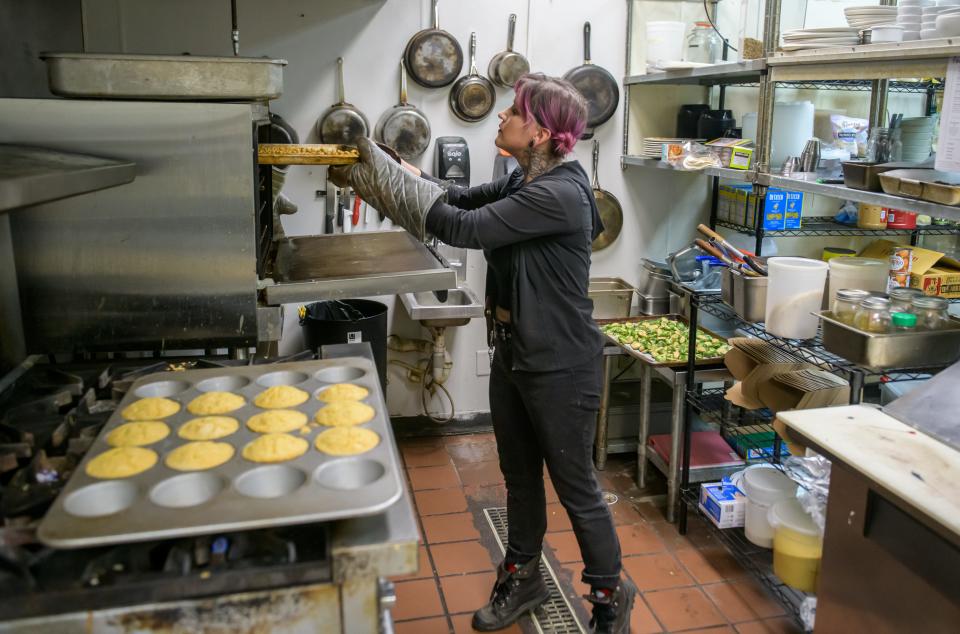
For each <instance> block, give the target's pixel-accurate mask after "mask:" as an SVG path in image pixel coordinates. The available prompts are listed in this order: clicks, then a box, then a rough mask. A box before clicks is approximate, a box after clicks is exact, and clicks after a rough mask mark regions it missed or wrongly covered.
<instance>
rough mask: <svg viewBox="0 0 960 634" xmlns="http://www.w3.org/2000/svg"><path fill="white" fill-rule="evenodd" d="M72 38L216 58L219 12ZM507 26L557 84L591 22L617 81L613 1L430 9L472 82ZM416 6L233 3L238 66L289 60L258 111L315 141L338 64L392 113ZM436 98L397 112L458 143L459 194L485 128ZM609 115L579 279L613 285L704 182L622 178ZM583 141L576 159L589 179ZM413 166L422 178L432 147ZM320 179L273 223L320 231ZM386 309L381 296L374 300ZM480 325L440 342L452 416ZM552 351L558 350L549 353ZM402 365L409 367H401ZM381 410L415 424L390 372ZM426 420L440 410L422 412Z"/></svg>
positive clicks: (224, 44) (306, 185) (617, 24)
mask: <svg viewBox="0 0 960 634" xmlns="http://www.w3.org/2000/svg"><path fill="white" fill-rule="evenodd" d="M83 7H84V31H85V41H86V47H87V50H88V51H90V52H103V51H123V52H136V53H161V54H178V53H182V52H190V53H191V54H194V55H229V54H231V48H230V16H229V2H228V1H227V0H202V1H201V0H167V1H166V2H162V3H160V2H156V1H155V0H83ZM511 12H512V13H516V14H518V32H517V41H516V48H517V49H518V50H519V51H521V52H523V53H525V54H527V55H528V57H529V58H530V60H531V63H532V66H533V69H534V70H536V71H542V72H546V73H548V74H551V75H562V74H563V73H564V72H566V71H567V70H569V69H571V68H573V67H575V66H577V65H579V64H580V63H581V62H582V54H583V50H582V35H581V34H582V27H583V22H584V21H585V20H590V21H591V23H592V30H593V46H592V49H593V50H592V58H593V62H594V63H596V64H599V65H601V66H604V67H605V68H607V69H608V70H610V72H611V73H613V75H614V77H617V78H620V77H621V76H622V75H623V73H624V52H625V33H626V27H625V24H626V1H625V0H589V1H586V0H485V1H484V2H476V1H474V0H441V3H440V25H441V27H442V28H444V29H446V30H448V31H450V32H451V33H452V34H453V35H454V36H456V37H457V39H458V40H459V41H460V42H461V44H462V45H466V43H468V42H469V38H470V32H471V31H476V32H477V33H478V39H479V42H478V56H477V57H478V66H479V67H480V69H481V72H484V73H485V70H486V67H487V63H488V61H489V60H490V58H491V57H492V56H493V55H494V54H495V53H497V52H499V51H500V50H502V49H503V48H504V46H505V43H506V27H507V16H508V15H509V14H510V13H511ZM429 13H430V2H429V0H380V1H378V0H355V1H353V2H345V1H336V0H272V1H270V2H266V1H264V0H240V2H239V22H240V38H241V40H240V44H241V54H243V55H245V56H261V55H268V56H271V57H281V58H284V59H286V60H288V62H289V65H288V66H287V67H286V70H285V71H284V94H283V96H282V97H281V98H280V99H278V100H276V101H274V102H273V103H272V104H271V109H272V110H273V111H275V112H277V113H279V114H281V115H282V116H284V117H285V118H286V119H287V120H288V121H290V123H291V124H292V125H293V126H294V127H295V128H296V129H297V131H298V132H299V133H300V135H301V139H302V140H303V141H305V142H310V141H315V135H314V133H313V131H312V130H313V124H314V122H315V121H316V119H317V117H318V116H319V115H320V114H321V113H322V112H323V110H324V109H325V108H326V107H327V106H329V105H330V104H331V103H333V102H334V101H335V99H336V97H335V83H334V81H335V79H334V71H335V63H336V58H337V57H338V56H343V58H344V60H345V69H346V91H347V98H348V100H349V101H351V102H352V103H354V104H355V105H357V106H358V107H359V108H361V110H363V111H364V112H365V113H366V115H367V117H368V118H369V119H370V121H371V125H373V123H374V122H375V121H376V120H377V118H378V117H379V116H380V114H381V112H383V111H384V110H385V109H386V108H389V107H390V106H392V105H393V104H394V103H396V101H397V70H396V67H397V63H398V61H399V58H400V56H401V54H402V52H403V49H404V46H405V45H406V42H407V40H408V39H409V38H410V36H411V35H413V34H414V33H415V32H416V31H418V30H419V29H421V28H423V27H425V26H426V25H428V23H429ZM447 94H448V92H447V89H437V90H426V89H423V88H421V87H419V86H416V85H414V86H412V87H411V89H410V101H411V102H412V103H414V104H417V105H419V106H420V107H421V108H422V109H423V110H424V111H425V112H426V113H427V115H428V117H429V118H430V121H431V125H432V128H433V134H434V136H440V135H459V136H463V137H465V138H466V139H467V141H468V143H469V144H470V151H471V160H472V166H471V167H472V182H473V184H479V183H481V182H484V181H485V180H487V179H489V177H490V174H491V172H492V164H493V158H494V151H495V149H494V146H493V138H494V136H495V131H496V125H497V119H496V117H495V116H493V115H491V116H490V117H489V118H487V119H486V120H485V121H483V122H480V123H477V124H465V123H463V122H461V121H459V120H458V119H456V118H455V117H454V116H453V115H452V114H451V113H450V111H449V109H448V106H447ZM498 95H499V99H498V103H497V108H498V109H501V108H503V107H505V106H506V105H507V104H509V103H510V101H511V99H512V92H511V91H506V90H500V89H498ZM622 115H623V113H622V108H621V109H618V110H617V112H616V114H615V115H614V118H613V119H611V120H610V121H609V122H608V123H607V124H606V125H604V126H603V127H601V128H600V129H599V130H598V132H597V135H596V136H597V138H598V139H599V140H600V142H601V151H602V154H601V159H600V170H599V178H600V183H601V185H602V186H603V187H604V188H605V189H607V190H609V191H611V192H612V193H613V194H614V195H615V196H617V198H619V200H620V201H621V203H622V204H623V207H624V215H625V218H624V228H623V232H622V234H621V236H620V239H619V240H618V241H617V242H616V243H615V244H614V245H612V246H611V247H610V248H608V249H607V250H605V251H602V252H599V253H596V254H594V256H593V269H592V271H591V274H592V275H595V276H601V275H616V276H620V277H623V278H625V279H627V280H628V281H630V282H636V278H637V275H638V269H639V261H640V258H641V257H644V256H646V257H655V258H663V257H664V256H665V255H666V253H667V252H668V251H670V250H673V249H675V248H677V247H678V246H680V245H681V244H682V243H685V242H687V241H689V240H690V239H691V238H692V235H693V227H694V226H695V225H696V223H697V222H699V221H701V220H702V218H703V201H704V199H705V198H704V197H705V193H706V181H705V179H700V180H697V179H695V177H694V178H691V177H689V176H686V175H669V174H663V173H660V172H657V173H652V172H649V171H646V170H637V169H635V168H634V169H631V170H629V171H626V172H622V171H621V169H620V164H619V155H620V149H621V143H622V137H621V134H622ZM590 151H591V145H590V143H587V142H583V143H580V144H579V146H578V147H577V149H576V152H575V155H576V158H577V159H579V160H580V161H581V162H582V163H584V165H586V166H587V167H588V168H589V160H590ZM419 164H420V165H421V166H422V167H424V168H426V169H428V170H432V169H433V150H432V148H431V149H430V150H428V152H427V153H426V154H425V155H424V156H423V157H421V160H420V161H419ZM319 189H324V169H323V168H319V169H317V168H308V167H303V168H294V169H292V170H291V173H290V175H289V176H288V179H287V184H286V186H285V188H284V192H285V193H286V194H287V195H288V196H290V198H292V199H293V200H294V201H295V202H296V203H297V204H298V205H299V206H300V211H299V213H297V214H296V215H295V216H292V217H285V218H284V219H283V222H284V228H285V230H286V232H287V233H288V235H296V234H312V233H319V232H321V231H322V222H321V221H322V202H320V201H315V200H314V192H315V191H316V190H319ZM468 269H469V270H468V276H467V280H468V283H469V285H470V286H471V287H472V288H473V289H474V290H476V291H477V292H478V293H481V294H482V291H483V280H484V275H485V265H484V262H483V257H482V255H481V254H480V253H479V252H471V253H470V256H469V258H468ZM384 301H387V302H388V303H390V304H391V305H392V303H393V301H392V298H384ZM287 312H288V323H287V324H286V325H285V333H284V342H283V350H284V351H290V350H293V349H297V348H298V347H299V346H300V342H299V332H298V331H299V327H298V326H297V325H296V322H295V321H294V320H293V318H294V313H295V311H292V310H288V311H287ZM390 322H391V329H392V331H393V332H396V333H398V334H401V335H405V336H419V337H426V336H427V332H426V331H425V330H421V328H420V327H419V325H418V324H416V323H415V322H411V321H410V320H409V319H408V318H407V316H406V314H405V312H404V310H403V308H402V306H398V310H391V315H390ZM483 330H484V327H483V324H482V323H481V321H480V320H474V322H473V323H471V324H470V325H469V326H467V327H464V328H460V329H457V330H456V331H454V332H452V333H450V334H449V336H448V343H449V347H450V348H451V350H452V354H453V358H454V370H453V373H452V374H451V377H450V380H449V382H448V384H447V385H448V387H449V388H450V390H451V392H452V393H453V396H454V399H455V401H456V404H457V410H458V412H471V411H486V410H488V403H487V381H486V377H480V378H478V377H477V372H476V353H477V351H478V350H485V349H486V343H485V335H484V332H483ZM557 345H563V342H562V341H558V342H557ZM413 358H415V357H411V358H408V361H412V360H413ZM389 376H390V379H391V384H390V388H389V390H388V392H389V393H388V405H389V408H390V410H391V413H392V414H403V415H413V414H417V413H419V412H420V401H419V394H418V393H417V392H416V391H415V390H414V389H413V388H412V387H408V384H406V383H405V382H404V381H403V380H402V376H401V374H399V373H398V372H396V371H395V370H394V369H391V371H390V373H389ZM433 409H434V410H437V411H439V410H440V409H441V404H440V403H439V402H438V403H435V404H434V406H433Z"/></svg>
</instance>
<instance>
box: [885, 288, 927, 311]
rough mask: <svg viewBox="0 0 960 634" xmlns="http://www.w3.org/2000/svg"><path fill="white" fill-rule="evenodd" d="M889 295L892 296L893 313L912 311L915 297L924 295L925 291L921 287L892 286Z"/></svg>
mask: <svg viewBox="0 0 960 634" xmlns="http://www.w3.org/2000/svg"><path fill="white" fill-rule="evenodd" d="M887 295H889V296H890V312H891V313H912V312H913V299H914V298H915V297H922V296H923V291H921V290H920V289H919V288H891V289H890V292H889V293H887Z"/></svg>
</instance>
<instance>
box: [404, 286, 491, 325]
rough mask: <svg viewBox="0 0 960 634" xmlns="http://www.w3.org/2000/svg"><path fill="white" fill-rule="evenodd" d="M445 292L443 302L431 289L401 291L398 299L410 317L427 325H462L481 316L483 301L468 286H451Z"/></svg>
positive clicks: (441, 292)
mask: <svg viewBox="0 0 960 634" xmlns="http://www.w3.org/2000/svg"><path fill="white" fill-rule="evenodd" d="M442 294H443V291H440V295H441V296H442ZM446 294H447V299H446V301H443V302H442V301H440V299H439V298H438V297H437V294H435V293H434V292H432V291H421V292H418V293H403V294H402V295H400V301H401V302H403V306H404V308H406V309H407V313H408V314H409V315H410V318H411V319H415V320H417V321H419V322H420V323H421V324H423V325H424V326H427V327H433V328H449V327H452V326H463V325H465V324H467V323H469V322H470V320H471V319H473V318H475V317H483V302H481V301H480V298H479V297H477V295H476V294H475V293H474V292H473V291H472V290H470V289H469V288H467V287H461V288H453V289H450V290H449V291H446Z"/></svg>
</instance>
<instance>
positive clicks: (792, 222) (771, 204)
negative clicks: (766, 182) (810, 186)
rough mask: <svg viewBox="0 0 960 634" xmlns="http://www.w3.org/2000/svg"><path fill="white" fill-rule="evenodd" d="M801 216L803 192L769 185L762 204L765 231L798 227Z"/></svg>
mask: <svg viewBox="0 0 960 634" xmlns="http://www.w3.org/2000/svg"><path fill="white" fill-rule="evenodd" d="M802 218H803V192H795V191H788V190H785V189H779V188H776V187H771V188H770V189H768V190H767V196H766V199H765V202H764V206H763V228H764V229H765V230H766V231H783V230H784V229H799V228H800V225H801V223H802Z"/></svg>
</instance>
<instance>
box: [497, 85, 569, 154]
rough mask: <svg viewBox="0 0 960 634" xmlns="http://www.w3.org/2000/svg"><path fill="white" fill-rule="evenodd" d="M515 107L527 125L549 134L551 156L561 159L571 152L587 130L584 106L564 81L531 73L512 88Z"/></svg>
mask: <svg viewBox="0 0 960 634" xmlns="http://www.w3.org/2000/svg"><path fill="white" fill-rule="evenodd" d="M514 89H515V90H516V97H515V98H514V100H513V104H514V106H515V107H516V108H517V111H519V113H520V116H521V117H523V118H524V119H525V120H526V122H527V123H537V124H539V125H540V126H542V127H544V128H546V129H547V130H550V134H551V139H552V141H553V146H552V148H553V153H554V154H555V155H557V156H558V157H563V156H566V155H567V154H569V153H570V152H571V151H572V150H573V146H574V145H576V144H577V141H578V140H580V137H581V136H582V135H583V131H584V129H585V128H586V127H587V102H586V100H585V99H584V98H583V95H581V94H580V93H579V91H577V89H576V88H574V87H573V84H571V83H570V82H568V81H567V80H565V79H558V78H556V77H548V76H547V75H544V74H542V73H530V74H527V75H524V76H523V77H521V78H520V79H518V80H517V83H516V85H515V86H514Z"/></svg>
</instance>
